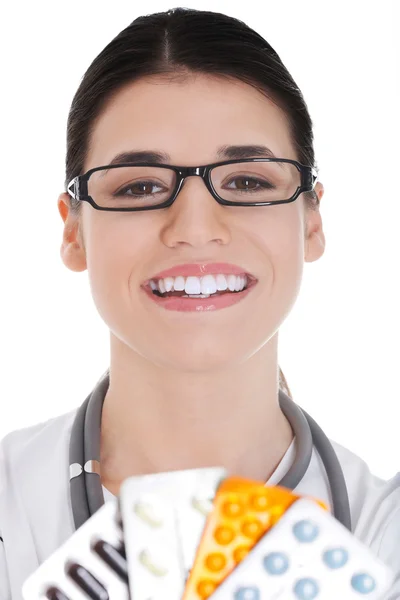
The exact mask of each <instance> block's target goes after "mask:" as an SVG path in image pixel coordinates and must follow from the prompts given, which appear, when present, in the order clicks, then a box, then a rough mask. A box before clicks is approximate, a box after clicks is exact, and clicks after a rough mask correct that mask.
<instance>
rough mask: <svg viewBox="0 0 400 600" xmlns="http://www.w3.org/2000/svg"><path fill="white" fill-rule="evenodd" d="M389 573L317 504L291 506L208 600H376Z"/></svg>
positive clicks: (388, 580)
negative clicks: (364, 599)
mask: <svg viewBox="0 0 400 600" xmlns="http://www.w3.org/2000/svg"><path fill="white" fill-rule="evenodd" d="M393 582H394V574H393V573H392V571H391V569H389V568H388V567H387V566H386V565H385V564H383V562H382V561H380V560H379V559H378V558H377V557H376V556H375V555H374V554H373V553H372V552H371V551H370V549H369V548H368V547H367V546H365V545H364V544H362V543H361V542H360V541H359V540H358V539H357V538H356V537H355V536H354V535H352V534H351V533H350V532H349V531H348V530H347V529H346V528H345V527H344V526H343V525H342V524H341V523H340V522H339V521H337V520H336V519H335V518H334V517H333V516H332V515H331V514H330V513H328V512H326V511H325V510H323V509H322V508H321V507H320V506H318V504H317V503H315V502H313V501H312V500H309V499H307V498H303V499H300V500H297V501H296V502H294V503H293V504H292V505H291V507H290V508H289V509H288V510H287V511H286V512H285V514H284V515H283V516H282V518H281V519H280V520H279V522H278V523H277V524H276V525H275V526H274V527H273V528H272V529H271V530H270V531H269V532H267V533H266V534H265V535H264V536H263V537H262V538H261V539H260V540H259V542H258V543H257V544H256V545H255V546H254V548H253V549H252V551H251V552H250V553H249V554H248V555H247V556H246V557H245V558H244V559H243V560H242V561H241V563H240V564H239V565H238V566H237V567H236V569H235V570H234V571H233V572H232V573H230V575H228V577H227V578H226V579H225V580H224V581H223V582H222V583H221V584H220V585H219V587H218V588H217V589H216V591H215V592H214V593H213V594H212V595H211V596H210V599H211V600H314V599H315V600H351V599H353V600H356V599H358V600H360V599H361V598H366V599H367V600H382V598H384V596H385V594H386V593H387V592H388V591H389V590H390V588H391V586H392V585H393Z"/></svg>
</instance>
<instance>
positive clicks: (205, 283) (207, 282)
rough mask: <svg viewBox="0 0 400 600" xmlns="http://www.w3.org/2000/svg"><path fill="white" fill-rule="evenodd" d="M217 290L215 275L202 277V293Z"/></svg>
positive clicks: (210, 292) (211, 292) (213, 292)
mask: <svg viewBox="0 0 400 600" xmlns="http://www.w3.org/2000/svg"><path fill="white" fill-rule="evenodd" d="M216 291H217V282H216V281H215V277H213V276H212V275H205V276H204V277H202V278H201V293H202V294H215V292H216Z"/></svg>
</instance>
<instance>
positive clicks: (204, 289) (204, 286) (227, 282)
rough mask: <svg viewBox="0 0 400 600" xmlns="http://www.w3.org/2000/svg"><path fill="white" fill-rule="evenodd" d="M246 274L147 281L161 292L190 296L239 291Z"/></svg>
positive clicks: (243, 284)
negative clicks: (174, 292)
mask: <svg viewBox="0 0 400 600" xmlns="http://www.w3.org/2000/svg"><path fill="white" fill-rule="evenodd" d="M247 283H248V280H247V276H246V275H232V274H231V275H223V274H218V275H203V277H182V276H181V275H179V276H178V277H165V278H164V279H159V280H157V281H155V280H153V279H151V280H150V282H149V285H150V288H151V289H152V290H158V291H159V292H160V293H161V294H165V293H166V292H173V291H176V292H183V291H185V293H186V294H188V295H190V296H201V295H203V296H204V295H206V296H209V295H212V294H216V293H217V292H224V291H226V290H229V291H230V292H239V291H241V290H243V289H244V288H245V287H246V286H247Z"/></svg>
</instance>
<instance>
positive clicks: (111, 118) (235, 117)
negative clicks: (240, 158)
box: [84, 75, 296, 171]
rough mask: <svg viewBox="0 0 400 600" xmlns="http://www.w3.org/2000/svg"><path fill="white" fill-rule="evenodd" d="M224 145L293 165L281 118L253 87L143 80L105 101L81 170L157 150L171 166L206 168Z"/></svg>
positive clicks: (201, 78) (213, 80) (209, 80)
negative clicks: (263, 151)
mask: <svg viewBox="0 0 400 600" xmlns="http://www.w3.org/2000/svg"><path fill="white" fill-rule="evenodd" d="M222 144H226V145H229V144H264V145H266V146H268V147H269V148H270V149H271V150H272V151H273V152H274V154H275V155H276V156H278V157H280V158H292V159H296V155H295V152H294V148H293V145H292V143H291V140H290V137H289V126H288V122H287V119H286V116H285V114H284V112H283V111H282V110H281V109H280V108H279V107H277V106H276V105H275V104H274V103H273V102H272V101H271V100H269V99H268V98H267V97H266V96H264V95H263V94H262V93H261V92H259V91H258V90H256V89H255V88H253V87H252V86H250V85H248V84H245V83H243V82H241V81H238V80H232V79H231V80H226V79H223V78H218V77H210V76H207V75H196V76H193V75H191V76H190V77H189V78H187V79H186V80H183V81H182V80H181V81H170V80H168V79H166V78H165V77H162V76H152V77H146V78H142V79H140V80H138V81H135V82H133V83H129V84H126V85H125V86H124V87H123V88H121V89H120V90H118V91H117V92H116V93H115V94H114V95H113V96H112V97H111V98H110V99H109V100H108V101H107V103H106V105H105V107H104V109H103V111H102V112H101V114H100V115H99V117H98V118H97V120H96V122H95V125H94V128H93V131H92V134H91V138H90V145H89V150H88V153H87V156H86V160H85V166H84V170H85V171H86V170H88V169H91V168H93V167H96V166H100V165H105V164H108V163H109V162H110V161H111V160H112V158H113V157H114V156H115V155H116V154H118V153H119V152H121V151H129V150H161V151H164V152H168V154H170V156H171V163H172V164H179V165H188V166H190V165H197V164H204V163H207V162H213V161H214V160H215V154H216V151H217V148H218V147H219V146H221V145H222Z"/></svg>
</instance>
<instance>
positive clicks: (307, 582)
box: [293, 577, 319, 600]
mask: <svg viewBox="0 0 400 600" xmlns="http://www.w3.org/2000/svg"><path fill="white" fill-rule="evenodd" d="M293 591H294V593H295V595H296V598H299V600H313V598H316V597H317V596H318V594H319V586H318V584H317V582H316V581H315V579H311V578H309V577H306V578H304V579H299V581H298V582H297V583H296V585H295V586H294V588H293Z"/></svg>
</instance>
